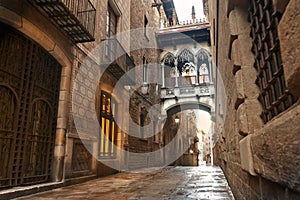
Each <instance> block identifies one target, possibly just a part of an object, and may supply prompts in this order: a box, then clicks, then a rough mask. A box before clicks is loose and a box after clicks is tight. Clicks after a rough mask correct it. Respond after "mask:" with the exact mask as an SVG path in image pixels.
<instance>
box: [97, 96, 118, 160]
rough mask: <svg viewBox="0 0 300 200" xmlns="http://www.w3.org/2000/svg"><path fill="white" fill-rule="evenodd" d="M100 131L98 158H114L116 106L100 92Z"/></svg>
mask: <svg viewBox="0 0 300 200" xmlns="http://www.w3.org/2000/svg"><path fill="white" fill-rule="evenodd" d="M100 105H101V107H100V110H101V122H100V123H101V131H102V134H100V147H99V153H100V157H108V158H112V157H116V149H115V145H117V144H116V142H117V125H116V122H115V120H114V117H115V116H116V111H117V104H116V102H115V101H114V99H113V98H112V97H111V95H110V94H108V93H106V92H104V91H102V92H101V104H100Z"/></svg>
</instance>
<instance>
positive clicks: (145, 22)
mask: <svg viewBox="0 0 300 200" xmlns="http://www.w3.org/2000/svg"><path fill="white" fill-rule="evenodd" d="M147 25H148V19H147V17H146V15H144V35H145V37H146V38H147V39H148V37H147Z"/></svg>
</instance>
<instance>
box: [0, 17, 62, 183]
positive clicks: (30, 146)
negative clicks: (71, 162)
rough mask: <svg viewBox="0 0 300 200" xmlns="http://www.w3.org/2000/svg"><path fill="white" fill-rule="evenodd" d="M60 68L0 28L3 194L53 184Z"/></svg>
mask: <svg viewBox="0 0 300 200" xmlns="http://www.w3.org/2000/svg"><path fill="white" fill-rule="evenodd" d="M60 76H61V66H60V65H59V64H58V63H57V61H55V60H54V58H53V57H52V56H51V55H50V54H48V52H46V51H45V50H44V49H43V48H42V47H40V46H39V45H38V44H37V43H35V42H34V41H32V40H30V39H28V38H26V37H25V36H24V35H22V34H21V33H19V32H17V31H16V30H14V29H12V28H10V27H9V26H6V25H4V24H1V23H0V163H1V165H2V166H1V167H0V188H3V187H12V186H19V185H26V184H34V183H41V182H47V181H49V180H50V178H51V164H52V158H53V150H54V141H55V129H56V120H57V107H58V97H59V86H60Z"/></svg>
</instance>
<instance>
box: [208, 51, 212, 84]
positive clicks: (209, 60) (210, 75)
mask: <svg viewBox="0 0 300 200" xmlns="http://www.w3.org/2000/svg"><path fill="white" fill-rule="evenodd" d="M211 62H212V61H211V57H209V58H208V64H209V66H208V67H209V82H210V83H213V78H212V73H213V72H212V66H211Z"/></svg>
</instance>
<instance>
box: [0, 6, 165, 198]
mask: <svg viewBox="0 0 300 200" xmlns="http://www.w3.org/2000/svg"><path fill="white" fill-rule="evenodd" d="M152 3H157V4H159V3H161V2H160V1H150V0H145V1H143V2H141V1H135V0H132V1H130V2H128V0H122V1H116V0H105V1H96V0H83V1H81V0H80V1H79V0H72V1H71V0H62V1H55V3H53V2H52V1H40V0H28V1H21V0H13V1H11V0H10V1H7V0H1V1H0V10H1V12H0V26H1V28H0V30H1V31H0V32H1V38H0V39H1V43H0V46H1V56H0V57H1V59H2V61H3V62H2V61H1V63H2V64H1V68H0V70H1V74H0V75H1V77H0V94H1V101H0V107H1V122H0V132H1V133H0V138H1V140H0V145H1V150H0V151H1V154H0V161H1V163H3V166H4V167H1V168H2V169H1V170H0V188H1V190H2V189H3V190H5V189H7V188H11V187H19V186H28V185H35V184H39V183H50V184H45V185H44V186H36V187H33V189H32V188H31V190H30V191H32V192H34V191H38V190H39V191H41V190H43V188H44V189H46V188H48V187H59V186H61V185H62V184H68V183H74V182H78V181H83V180H86V179H90V178H93V177H97V176H104V175H108V174H112V173H115V172H118V171H120V170H124V169H127V168H129V167H128V162H127V160H126V157H125V156H126V155H124V154H123V153H121V150H120V149H122V148H123V149H125V150H128V149H130V150H131V151H135V148H138V147H137V146H139V145H140V146H141V149H142V151H144V150H147V151H148V150H149V148H150V147H151V148H157V147H156V146H159V145H160V141H161V140H159V138H157V139H155V141H157V142H153V141H154V139H153V138H150V139H148V140H145V141H146V142H145V141H141V143H143V144H140V143H139V142H135V141H134V139H130V137H129V136H128V135H129V134H128V131H134V130H132V129H130V125H129V123H128V121H127V120H128V116H129V111H128V109H129V110H130V112H132V113H133V114H132V116H131V117H132V118H133V119H134V120H136V122H137V123H140V122H139V121H138V120H140V118H139V117H140V116H141V113H143V110H144V109H145V110H147V108H148V107H150V106H151V105H152V104H153V103H154V102H157V97H155V96H154V97H152V96H151V97H150V96H149V97H144V96H141V92H140V91H138V90H137V91H136V93H134V95H137V96H139V97H138V98H135V96H134V95H133V98H131V99H132V101H134V100H138V102H139V103H138V104H136V103H132V104H131V105H130V106H129V108H127V107H126V106H125V103H124V101H123V100H124V99H123V97H124V96H126V95H127V96H128V95H129V91H128V87H124V88H123V89H122V90H121V93H119V94H117V93H115V92H114V87H115V86H116V85H117V84H118V80H119V79H120V78H121V77H122V76H123V75H124V74H125V73H126V72H128V71H129V70H131V69H134V67H135V66H138V65H141V64H142V61H143V56H144V55H145V57H146V59H147V61H148V62H149V61H151V62H152V61H153V62H155V61H156V60H155V58H156V56H157V52H156V51H149V52H148V51H145V50H141V51H136V52H130V50H129V49H130V47H131V46H133V45H134V44H135V42H134V40H132V38H131V35H130V34H129V32H128V31H130V30H131V29H136V28H139V27H142V28H143V27H144V25H143V24H145V21H144V19H146V18H147V20H148V23H147V26H151V27H154V28H158V27H159V26H160V24H161V23H167V24H168V23H169V22H168V20H167V17H166V15H165V13H164V9H163V6H152ZM141 5H142V9H141V8H140V6H141ZM139 12H140V13H139ZM132 13H134V14H132ZM144 16H146V18H144ZM140 17H141V18H140ZM121 33H124V34H121ZM115 35H117V36H116V37H115ZM142 40H143V39H142ZM148 40H149V41H148V42H153V41H154V40H155V38H154V37H153V36H152V35H151V36H149V38H148ZM99 46H100V48H99ZM91 52H92V53H91ZM116 54H119V55H121V56H120V57H118V58H116V57H115V56H117V55H116ZM138 73H140V71H138V70H137V71H136V74H137V76H136V77H137V79H139V77H142V76H141V75H139V74H138ZM100 75H101V76H100ZM126 81H127V82H126V83H124V85H123V86H129V85H132V84H133V82H134V81H135V80H132V77H131V78H128V79H126ZM125 88H127V89H125ZM155 89H157V87H156V86H153V85H150V87H149V90H155ZM2 97H3V98H2ZM115 118H118V119H120V120H119V121H118V124H117V122H116V121H115V120H114V119H115ZM100 133H102V134H100ZM144 144H146V145H144ZM113 145H115V147H113ZM133 146H135V147H133ZM99 160H100V161H101V162H99ZM121 166H122V167H121ZM136 167H143V165H136ZM53 183H54V184H53ZM24 189H26V188H25V187H24ZM8 193H9V191H8V192H5V191H4V193H2V194H3V195H5V194H7V195H9V194H8ZM20 194H22V190H20V192H15V193H14V194H12V195H11V196H10V197H12V196H18V195H20Z"/></svg>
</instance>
